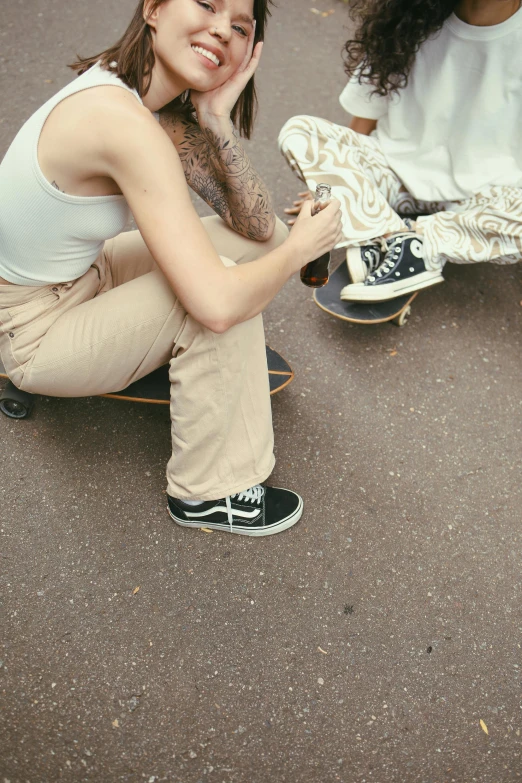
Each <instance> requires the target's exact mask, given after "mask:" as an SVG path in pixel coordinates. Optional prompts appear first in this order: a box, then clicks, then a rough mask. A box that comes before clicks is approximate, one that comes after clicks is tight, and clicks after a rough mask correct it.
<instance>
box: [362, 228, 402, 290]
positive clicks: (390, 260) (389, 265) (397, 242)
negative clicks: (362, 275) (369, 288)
mask: <svg viewBox="0 0 522 783" xmlns="http://www.w3.org/2000/svg"><path fill="white" fill-rule="evenodd" d="M408 236H411V232H403V233H401V234H396V235H395V236H393V237H390V240H389V244H388V251H387V253H386V258H385V259H384V261H383V262H382V264H381V265H380V267H378V268H377V269H376V270H375V272H374V273H373V274H372V275H369V276H368V277H367V278H366V279H367V280H369V281H370V283H375V280H376V278H377V277H379V278H380V277H382V276H383V275H387V274H388V272H391V271H392V269H393V267H394V266H395V262H396V261H397V259H398V257H399V255H400V252H401V244H402V241H403V239H405V238H406V237H408Z"/></svg>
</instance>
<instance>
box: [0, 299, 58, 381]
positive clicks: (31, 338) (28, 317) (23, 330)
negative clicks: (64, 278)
mask: <svg viewBox="0 0 522 783" xmlns="http://www.w3.org/2000/svg"><path fill="white" fill-rule="evenodd" d="M58 290H59V289H58V288H56V291H49V289H45V290H43V291H42V293H41V295H40V296H35V297H33V298H31V299H29V301H25V302H20V303H19V304H15V305H12V306H10V307H5V308H2V309H0V331H1V333H2V344H3V346H5V347H6V348H8V351H6V352H7V353H8V355H9V354H10V356H11V357H12V359H13V360H14V362H15V364H16V365H18V366H22V365H24V364H26V363H27V362H28V361H29V360H30V359H31V358H32V356H33V355H34V353H35V351H36V350H37V348H38V346H39V345H40V342H41V340H42V337H43V336H44V335H45V333H46V332H47V330H48V329H49V328H50V326H51V324H52V322H53V320H54V315H53V311H54V310H55V307H56V305H57V303H58V302H59V301H60V297H59V293H58ZM6 342H7V346H6ZM2 353H4V351H2ZM7 361H8V359H7ZM6 370H7V371H8V372H9V369H8V368H7V367H6Z"/></svg>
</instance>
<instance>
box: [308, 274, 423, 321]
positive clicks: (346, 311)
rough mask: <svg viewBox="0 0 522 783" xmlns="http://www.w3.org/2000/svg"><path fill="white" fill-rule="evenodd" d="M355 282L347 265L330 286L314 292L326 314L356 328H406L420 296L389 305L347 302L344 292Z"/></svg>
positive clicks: (406, 297) (316, 301) (386, 303)
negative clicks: (341, 297) (385, 326)
mask: <svg viewBox="0 0 522 783" xmlns="http://www.w3.org/2000/svg"><path fill="white" fill-rule="evenodd" d="M350 282H351V280H350V278H349V275H348V267H347V266H346V263H345V262H344V261H343V263H342V264H341V265H340V266H338V267H337V269H336V270H335V272H332V274H331V275H330V279H329V281H328V283H327V284H326V285H325V286H324V287H323V288H316V289H315V291H314V302H315V303H316V305H317V306H318V307H320V308H321V310H324V311H325V313H329V314H330V315H333V316H334V318H340V319H341V320H342V321H350V323H353V324H383V323H385V322H386V321H393V323H394V324H396V325H397V326H405V324H406V322H407V320H408V318H409V317H410V313H411V303H412V302H413V300H414V299H415V297H416V296H417V294H418V293H419V292H418V291H414V292H413V293H412V294H405V295H404V296H398V297H397V298H396V299H389V300H388V301H387V302H343V301H342V300H341V299H340V295H341V290H342V289H343V288H344V287H345V285H348V284H349V283H350Z"/></svg>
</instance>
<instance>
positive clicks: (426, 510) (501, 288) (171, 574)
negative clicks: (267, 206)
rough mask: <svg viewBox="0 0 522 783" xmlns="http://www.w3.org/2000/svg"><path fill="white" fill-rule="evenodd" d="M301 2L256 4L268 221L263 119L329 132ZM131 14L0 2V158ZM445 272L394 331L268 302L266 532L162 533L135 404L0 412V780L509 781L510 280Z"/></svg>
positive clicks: (325, 98)
mask: <svg viewBox="0 0 522 783" xmlns="http://www.w3.org/2000/svg"><path fill="white" fill-rule="evenodd" d="M314 4H315V7H316V8H317V9H319V10H320V11H327V10H330V9H334V11H335V13H333V14H331V15H330V16H327V17H322V16H320V15H318V14H314V13H312V12H311V6H310V3H307V2H303V0H280V2H279V5H280V7H279V8H278V9H277V10H276V12H275V14H274V18H273V20H272V24H271V27H270V30H269V36H268V40H267V45H266V50H265V53H264V59H263V65H262V69H261V72H260V86H261V89H260V94H261V112H260V117H259V124H258V128H257V132H256V136H255V140H254V144H253V145H252V148H251V149H252V156H253V158H254V159H255V161H256V163H257V164H258V166H259V168H260V169H261V170H262V171H263V173H264V175H265V177H266V180H267V181H268V183H269V185H270V187H271V189H272V191H273V193H274V194H275V200H276V204H277V208H278V211H279V213H280V214H281V213H282V209H283V208H284V206H285V205H287V204H288V203H289V201H290V199H291V198H292V197H293V195H294V193H295V191H296V183H295V181H294V179H293V177H292V175H291V174H290V173H289V172H288V171H287V170H286V168H285V166H284V164H283V162H282V159H280V157H279V155H278V152H277V149H276V138H277V133H278V130H279V128H280V127H281V125H282V124H283V122H284V121H285V120H286V119H287V118H288V117H290V116H292V115H293V114H296V113H302V112H306V113H310V114H319V115H323V116H328V117H330V118H332V119H334V120H337V121H340V122H342V121H344V120H345V117H344V116H343V113H342V110H341V109H340V107H339V106H338V103H337V95H338V93H339V91H340V89H341V87H342V85H343V81H344V79H343V73H342V67H341V61H340V49H341V45H342V42H343V40H344V37H345V35H346V29H345V25H346V24H347V22H348V17H347V12H346V8H345V6H344V5H342V4H338V3H336V0H314ZM133 5H134V3H133V0H89V2H88V3H85V2H80V0H69V1H68V2H67V3H65V2H61V0H46V1H45V2H44V0H18V1H16V2H12V3H9V4H5V7H3V8H2V25H1V28H0V94H1V95H2V102H1V107H0V154H3V152H4V151H5V149H6V148H7V145H8V143H9V142H10V140H11V139H12V137H13V136H14V134H15V132H16V130H17V128H18V127H19V125H20V124H21V122H22V121H23V120H24V119H25V118H27V117H28V116H29V115H30V114H31V113H32V112H33V111H34V110H35V109H36V108H37V107H38V106H39V105H40V104H41V103H42V102H43V100H44V99H45V98H46V97H48V96H50V95H51V94H53V93H54V92H55V91H56V90H57V89H58V88H59V87H60V86H61V85H62V84H65V83H66V82H67V81H68V80H69V78H70V74H69V73H68V72H67V70H66V68H65V67H64V64H65V63H66V62H69V61H71V59H72V58H73V56H74V54H75V53H76V52H77V51H81V52H83V53H91V52H92V51H99V50H100V49H101V48H102V47H103V46H104V45H106V44H108V43H109V42H111V41H112V40H113V39H114V38H115V37H116V35H117V34H118V33H119V32H120V31H121V30H122V28H123V26H124V23H125V22H126V20H127V18H128V16H129V12H130V10H131V9H132V7H133ZM0 208H1V207H0ZM445 276H446V283H445V284H444V285H441V286H437V287H435V288H434V289H431V290H429V291H426V292H425V293H422V294H421V295H420V296H419V297H418V299H417V301H416V303H415V307H414V312H413V315H412V318H411V321H410V323H409V325H408V326H407V327H406V328H405V329H403V330H399V329H397V328H396V327H395V326H393V325H391V324H387V325H383V326H377V327H373V328H371V327H367V328H365V327H359V326H349V325H347V324H343V323H341V322H339V321H336V320H333V319H330V318H329V317H328V316H327V315H325V314H324V313H322V312H321V311H319V310H318V309H317V308H316V307H315V306H314V304H313V303H312V301H311V298H310V294H309V292H308V291H307V290H305V289H304V287H302V286H301V284H300V283H299V281H298V280H294V281H292V282H291V283H290V284H289V285H288V286H287V287H286V288H285V290H284V291H283V292H282V293H281V294H280V295H279V296H278V297H277V299H276V300H275V301H274V302H273V303H272V305H271V306H270V307H269V309H268V311H267V314H266V330H267V337H268V340H269V342H270V343H271V344H272V346H273V347H274V348H276V349H279V350H281V351H282V352H284V354H285V356H286V357H287V358H288V359H289V361H290V362H291V363H292V365H293V367H294V368H295V370H296V379H295V381H294V383H293V384H292V385H291V386H290V387H289V388H288V389H287V390H285V391H284V392H283V393H281V394H280V395H278V396H277V397H275V398H274V399H273V409H274V423H275V431H276V438H277V457H278V463H277V467H276V471H275V473H274V475H273V483H275V484H279V485H282V486H285V485H289V486H291V487H293V488H296V489H297V490H299V491H301V492H302V494H303V495H304V498H305V502H306V513H305V515H304V517H303V519H302V521H301V523H300V524H299V525H298V526H296V527H295V528H294V529H292V530H290V531H288V532H286V533H283V534H281V535H280V536H275V537H273V538H269V539H265V540H244V539H242V538H240V537H231V536H228V535H226V534H217V533H216V534H212V535H209V534H205V533H203V532H196V531H184V530H181V529H178V528H176V527H174V526H173V525H172V524H171V522H170V521H169V518H168V516H167V514H166V511H165V496H164V494H163V492H164V466H165V462H166V460H167V457H168V453H169V426H168V414H167V411H166V410H165V409H164V408H162V407H160V406H145V405H128V404H125V403H118V402H116V401H113V400H104V399H99V398H94V399H78V400H71V399H63V400H57V399H40V400H39V402H38V405H37V409H36V411H35V413H34V415H33V417H32V419H31V420H28V421H21V422H12V421H8V420H7V419H5V418H3V417H2V418H1V419H0V433H1V435H0V437H1V440H0V449H1V454H2V481H1V493H2V509H3V512H2V514H1V516H2V534H3V548H2V554H1V560H0V563H1V591H2V596H3V612H4V617H3V623H2V638H1V653H0V657H1V659H2V661H1V664H0V666H1V669H0V694H1V707H2V710H1V718H0V721H1V723H0V746H1V760H0V771H1V773H2V774H1V775H0V783H26V781H27V783H54V781H74V782H75V783H77V782H78V783H79V782H80V781H81V782H82V783H83V781H96V782H97V783H113V782H116V781H126V782H127V781H128V782H129V783H134V782H135V781H136V783H138V781H149V783H152V782H153V781H172V783H199V782H200V781H201V782H206V781H208V782H209V783H212V782H213V781H215V783H265V781H268V780H273V781H277V782H278V783H279V782H281V783H283V781H288V782H291V783H309V782H310V783H311V782H312V781H313V782H314V783H315V782H316V781H325V783H330V782H332V783H333V782H334V781H343V783H371V781H374V783H392V782H393V783H474V782H475V781H477V782H478V783H512V782H515V781H518V780H520V779H522V760H521V736H520V735H521V730H522V701H521V694H520V677H521V666H522V654H521V633H520V632H521V624H522V612H521V575H520V574H521V554H520V552H521V524H520V522H521V489H520V469H521V448H520V440H521V438H520V432H521V413H522V407H521V406H522V395H521V379H520V366H521V359H520V349H521V331H520V327H521V322H522V307H521V304H522V302H521V300H522V287H521V270H520V267H519V266H514V267H503V268H502V267H494V266H490V265H481V266H475V267H463V266H460V267H457V266H450V267H447V268H446V272H445ZM137 587H139V591H138V592H136V590H135V588H137ZM481 720H482V721H483V722H484V724H485V726H487V729H488V732H489V733H488V734H486V733H485V731H484V730H483V728H481V725H480V721H481Z"/></svg>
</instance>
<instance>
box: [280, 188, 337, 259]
mask: <svg viewBox="0 0 522 783" xmlns="http://www.w3.org/2000/svg"><path fill="white" fill-rule="evenodd" d="M312 206H313V201H312V200H311V199H305V200H304V201H303V204H302V206H301V211H300V212H299V215H298V216H297V219H296V221H295V225H294V226H293V228H292V230H291V232H290V236H289V237H288V239H287V240H286V241H287V242H290V243H291V244H292V245H293V246H294V250H293V254H294V257H295V264H294V266H295V269H294V271H295V272H297V270H298V269H300V268H301V267H303V266H304V265H305V264H308V263H309V262H310V261H315V259H316V258H320V256H322V255H323V254H324V253H328V251H329V250H332V248H333V247H335V245H336V244H337V243H338V242H340V241H341V239H342V237H343V231H342V220H341V203H340V201H338V200H337V199H336V198H333V199H332V200H331V201H330V202H329V203H328V204H327V206H325V207H323V208H322V209H321V211H320V212H318V213H317V214H316V215H312Z"/></svg>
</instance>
